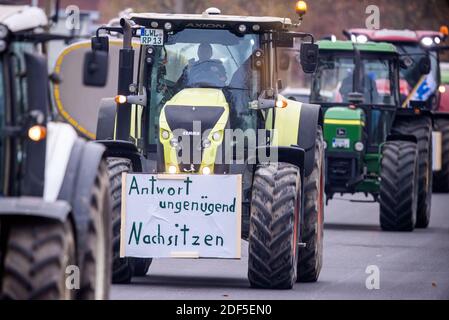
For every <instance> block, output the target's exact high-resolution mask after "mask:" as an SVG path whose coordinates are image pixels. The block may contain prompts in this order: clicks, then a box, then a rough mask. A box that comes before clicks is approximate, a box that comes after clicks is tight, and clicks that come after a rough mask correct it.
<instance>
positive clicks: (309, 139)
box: [298, 103, 323, 177]
mask: <svg viewBox="0 0 449 320" xmlns="http://www.w3.org/2000/svg"><path fill="white" fill-rule="evenodd" d="M318 126H321V127H322V126H323V113H322V111H321V107H320V106H319V105H316V104H307V103H303V104H302V106H301V115H300V118H299V130H298V147H299V148H301V149H303V150H304V152H305V156H304V171H305V172H304V174H305V176H306V177H307V176H309V175H310V174H311V173H312V171H313V165H314V161H315V142H316V138H317V127H318Z"/></svg>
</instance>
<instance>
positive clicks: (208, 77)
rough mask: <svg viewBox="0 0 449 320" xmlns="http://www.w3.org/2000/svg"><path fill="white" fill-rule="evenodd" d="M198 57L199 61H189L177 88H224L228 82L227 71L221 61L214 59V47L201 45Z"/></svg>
mask: <svg viewBox="0 0 449 320" xmlns="http://www.w3.org/2000/svg"><path fill="white" fill-rule="evenodd" d="M197 55H198V60H197V61H189V63H188V65H187V66H186V67H185V68H184V70H183V72H182V75H181V77H180V78H179V80H178V81H177V87H178V88H183V87H208V86H210V87H217V88H222V87H224V86H225V85H226V80H227V77H226V70H225V68H224V66H223V63H222V62H221V61H220V60H218V59H212V55H213V50H212V46H211V45H210V44H209V43H201V44H200V45H199V46H198V53H197ZM192 60H193V59H192Z"/></svg>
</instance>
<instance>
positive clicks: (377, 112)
mask: <svg viewBox="0 0 449 320" xmlns="http://www.w3.org/2000/svg"><path fill="white" fill-rule="evenodd" d="M426 62H428V61H422V63H423V64H424V63H426ZM401 67H406V66H405V64H404V63H403V61H402V60H401V59H400V57H399V55H398V53H397V51H396V48H395V47H394V46H393V45H392V44H388V43H371V42H367V43H364V44H354V43H352V42H351V41H334V42H332V41H327V40H323V41H320V42H319V64H318V69H317V72H316V73H315V74H314V77H313V81H312V91H311V97H310V99H311V102H312V103H319V104H321V105H322V107H323V110H324V112H325V115H324V140H325V144H326V186H325V190H326V195H327V198H328V200H329V199H332V197H333V196H334V194H336V193H340V194H344V193H351V194H352V193H356V192H362V193H365V195H368V194H370V195H372V196H373V198H374V201H379V203H380V224H381V227H382V229H383V230H392V231H393V230H395V231H411V230H413V229H414V228H415V226H416V227H426V226H427V225H428V223H429V217H430V197H431V183H430V178H429V177H430V176H431V174H432V172H431V168H432V164H431V163H432V162H431V161H432V152H431V149H430V148H431V143H430V144H429V143H423V144H422V145H421V144H419V141H421V140H422V139H421V136H420V135H426V139H428V141H431V125H429V126H428V127H427V128H428V130H427V131H426V130H418V131H416V132H414V133H408V131H407V130H404V129H403V124H404V123H406V122H410V121H414V122H418V121H422V122H424V123H427V122H428V119H427V118H426V117H425V115H424V114H422V113H421V110H420V109H402V108H401V103H400V91H399V68H401ZM418 150H419V152H418ZM422 170H424V172H422ZM422 175H424V176H427V177H428V179H420V177H421V176H422ZM421 193H422V194H423V196H422V197H421V196H420V195H421Z"/></svg>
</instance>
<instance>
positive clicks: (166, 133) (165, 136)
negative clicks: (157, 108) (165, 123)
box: [161, 129, 170, 140]
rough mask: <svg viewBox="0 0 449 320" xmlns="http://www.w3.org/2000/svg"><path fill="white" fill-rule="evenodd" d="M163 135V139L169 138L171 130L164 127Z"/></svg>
mask: <svg viewBox="0 0 449 320" xmlns="http://www.w3.org/2000/svg"><path fill="white" fill-rule="evenodd" d="M161 137H162V139H164V140H167V139H168V138H169V137H170V132H168V131H167V130H164V129H162V133H161Z"/></svg>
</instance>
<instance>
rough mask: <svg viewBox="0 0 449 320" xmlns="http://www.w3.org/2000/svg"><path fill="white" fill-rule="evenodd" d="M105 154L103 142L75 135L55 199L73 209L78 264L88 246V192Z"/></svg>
mask: <svg viewBox="0 0 449 320" xmlns="http://www.w3.org/2000/svg"><path fill="white" fill-rule="evenodd" d="M104 154H105V147H104V146H103V145H101V144H99V143H96V142H92V141H91V142H86V141H85V140H84V139H81V138H78V139H77V141H76V142H75V144H74V145H73V148H72V152H71V157H70V161H69V163H68V164H67V169H66V172H65V176H64V181H63V184H62V187H61V190H60V192H59V194H58V200H64V201H66V202H68V203H70V205H71V208H72V210H71V213H70V217H71V219H72V221H73V224H74V228H75V234H76V244H77V258H78V259H77V261H78V264H79V265H83V260H84V256H85V253H86V249H87V248H86V241H85V239H86V237H87V235H88V232H89V221H90V210H91V203H90V201H91V192H92V189H93V187H94V184H95V179H96V176H97V172H98V168H99V166H100V163H101V160H102V159H103V158H104Z"/></svg>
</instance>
